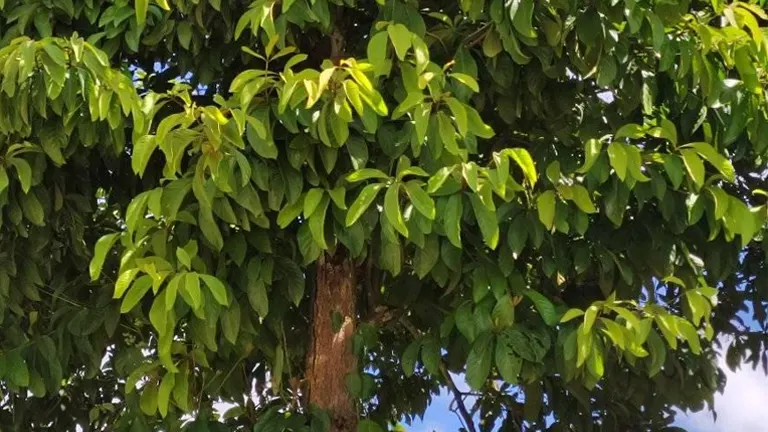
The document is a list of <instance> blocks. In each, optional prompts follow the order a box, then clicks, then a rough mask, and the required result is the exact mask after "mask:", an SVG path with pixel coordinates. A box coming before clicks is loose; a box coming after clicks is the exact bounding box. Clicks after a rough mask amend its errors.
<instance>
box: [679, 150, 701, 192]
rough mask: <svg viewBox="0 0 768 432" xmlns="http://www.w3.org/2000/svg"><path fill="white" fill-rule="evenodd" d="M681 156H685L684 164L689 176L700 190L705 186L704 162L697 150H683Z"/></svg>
mask: <svg viewBox="0 0 768 432" xmlns="http://www.w3.org/2000/svg"><path fill="white" fill-rule="evenodd" d="M680 154H681V155H682V156H683V163H684V164H685V169H686V170H687V171H688V176H690V178H691V180H692V181H693V184H695V185H696V188H697V189H698V188H700V187H701V186H702V185H703V184H704V162H703V161H702V160H701V158H700V157H699V155H698V153H697V152H696V151H695V150H690V149H682V150H680Z"/></svg>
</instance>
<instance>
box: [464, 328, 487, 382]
mask: <svg viewBox="0 0 768 432" xmlns="http://www.w3.org/2000/svg"><path fill="white" fill-rule="evenodd" d="M493 342H494V341H493V335H491V334H490V333H483V334H481V335H480V336H478V337H477V339H475V342H474V343H473V344H472V349H471V350H470V351H469V357H467V373H466V377H467V384H469V387H470V388H472V389H473V390H478V389H480V388H481V387H483V384H485V381H486V379H488V375H489V374H490V372H491V362H492V361H493Z"/></svg>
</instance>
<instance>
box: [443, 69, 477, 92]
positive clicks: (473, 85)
mask: <svg viewBox="0 0 768 432" xmlns="http://www.w3.org/2000/svg"><path fill="white" fill-rule="evenodd" d="M450 77H451V78H453V79H455V80H456V81H458V82H460V83H462V84H464V85H465V86H467V87H469V88H470V89H471V90H472V91H473V92H475V93H477V92H479V91H480V85H479V84H478V83H477V80H476V79H474V78H473V77H471V76H469V75H467V74H463V73H452V74H451V75H450Z"/></svg>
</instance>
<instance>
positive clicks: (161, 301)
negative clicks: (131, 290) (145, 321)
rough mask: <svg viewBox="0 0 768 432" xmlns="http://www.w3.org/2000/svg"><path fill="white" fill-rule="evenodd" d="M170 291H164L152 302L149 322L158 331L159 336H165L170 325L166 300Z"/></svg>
mask: <svg viewBox="0 0 768 432" xmlns="http://www.w3.org/2000/svg"><path fill="white" fill-rule="evenodd" d="M167 293H168V290H167V289H166V290H163V291H162V292H161V293H160V295H158V296H157V297H155V300H154V301H153V302H152V307H151V308H150V309H149V322H151V323H152V326H153V327H155V330H157V334H158V335H160V336H163V335H165V332H166V330H167V328H168V327H167V324H168V315H169V314H168V311H166V309H165V298H166V296H167Z"/></svg>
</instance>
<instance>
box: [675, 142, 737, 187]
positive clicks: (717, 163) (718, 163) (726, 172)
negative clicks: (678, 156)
mask: <svg viewBox="0 0 768 432" xmlns="http://www.w3.org/2000/svg"><path fill="white" fill-rule="evenodd" d="M683 147H685V148H688V147H690V148H693V149H694V150H696V152H697V153H698V154H699V155H700V156H701V157H703V158H704V159H706V160H707V162H709V163H710V164H712V166H713V167H715V168H716V169H717V170H718V171H720V174H722V175H723V177H725V179H726V180H728V181H729V182H731V183H733V182H735V181H736V170H734V168H733V165H731V161H729V160H728V159H726V158H725V157H724V156H723V155H721V154H720V153H718V152H717V150H715V148H714V147H712V146H711V145H709V144H707V143H705V142H697V143H692V144H686V145H685V146H683ZM681 152H682V151H681ZM683 157H684V158H685V156H683ZM686 166H687V165H686Z"/></svg>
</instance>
